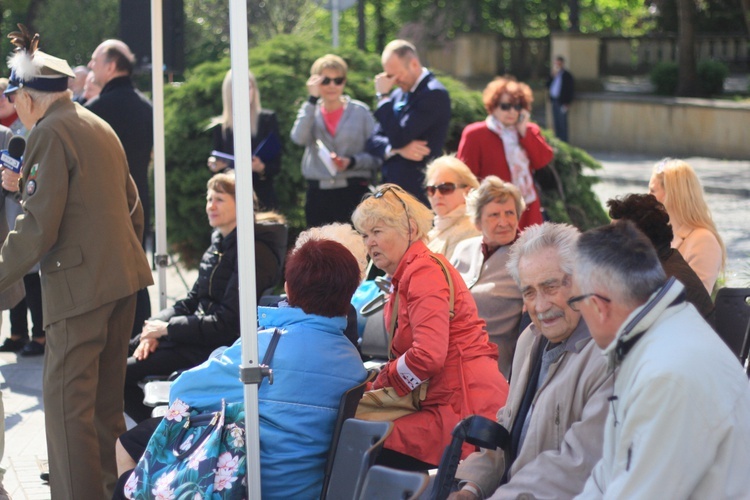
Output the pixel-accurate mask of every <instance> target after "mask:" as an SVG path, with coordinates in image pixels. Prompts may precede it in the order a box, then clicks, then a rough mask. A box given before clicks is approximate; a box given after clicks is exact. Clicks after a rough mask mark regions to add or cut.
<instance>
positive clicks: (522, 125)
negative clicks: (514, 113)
mask: <svg viewBox="0 0 750 500" xmlns="http://www.w3.org/2000/svg"><path fill="white" fill-rule="evenodd" d="M529 118H531V113H529V112H528V111H527V110H525V109H522V110H521V111H520V113H518V121H517V122H516V130H518V134H519V135H520V136H521V137H523V136H525V135H526V127H527V126H528V124H529Z"/></svg>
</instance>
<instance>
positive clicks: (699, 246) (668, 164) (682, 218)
mask: <svg viewBox="0 0 750 500" xmlns="http://www.w3.org/2000/svg"><path fill="white" fill-rule="evenodd" d="M648 187H649V192H650V193H651V194H652V195H654V196H655V197H656V199H657V200H659V201H660V202H661V203H662V204H663V205H664V206H665V207H666V209H667V213H668V214H669V220H670V222H671V223H672V230H673V231H674V239H673V240H672V248H676V249H677V250H678V251H679V252H680V254H682V257H683V258H684V259H685V261H686V262H687V263H688V264H690V267H692V268H693V271H695V274H697V275H698V277H699V278H700V279H701V281H702V282H703V286H705V287H706V290H707V291H708V293H709V294H710V293H711V292H712V291H713V288H714V285H715V284H716V280H717V278H718V277H719V274H720V273H721V272H722V271H723V270H724V264H725V262H726V257H727V251H726V248H725V247H724V242H723V241H722V239H721V236H719V231H718V230H717V229H716V225H715V224H714V221H713V218H712V217H711V210H710V209H709V208H708V205H707V204H706V200H705V199H704V198H703V187H702V186H701V183H700V181H699V180H698V176H697V175H696V174H695V171H694V170H693V169H692V167H691V166H690V165H688V164H687V163H686V162H685V161H683V160H674V159H671V158H665V159H664V160H662V161H660V162H659V163H657V164H656V165H655V166H654V173H653V175H652V176H651V181H650V182H649V184H648Z"/></svg>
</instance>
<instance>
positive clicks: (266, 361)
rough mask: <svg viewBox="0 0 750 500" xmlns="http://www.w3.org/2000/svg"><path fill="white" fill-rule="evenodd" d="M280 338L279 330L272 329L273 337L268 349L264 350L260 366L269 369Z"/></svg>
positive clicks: (261, 383) (261, 382)
mask: <svg viewBox="0 0 750 500" xmlns="http://www.w3.org/2000/svg"><path fill="white" fill-rule="evenodd" d="M280 338H281V330H279V329H278V328H274V329H273V336H272V337H271V341H270V342H269V343H268V347H267V348H266V354H265V356H263V361H261V363H260V364H261V365H265V366H268V367H270V366H271V360H272V359H273V354H274V352H276V346H277V345H278V344H279V339H280ZM264 380H265V377H264V378H262V379H261V380H260V384H258V388H259V389H260V386H261V385H263V381H264Z"/></svg>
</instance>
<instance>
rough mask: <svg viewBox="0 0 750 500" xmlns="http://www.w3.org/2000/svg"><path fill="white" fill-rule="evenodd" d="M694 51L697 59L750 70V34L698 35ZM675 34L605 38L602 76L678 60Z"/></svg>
mask: <svg viewBox="0 0 750 500" xmlns="http://www.w3.org/2000/svg"><path fill="white" fill-rule="evenodd" d="M695 54H696V58H697V59H698V61H702V60H706V59H713V60H716V61H721V62H723V63H724V64H726V65H727V66H729V69H730V70H731V71H748V70H750V37H748V36H747V35H744V34H743V35H739V34H738V35H732V34H728V35H699V36H697V37H696V43H695ZM677 57H678V41H677V36H676V35H660V36H648V37H639V38H625V37H602V38H601V49H600V52H599V71H600V73H601V74H602V75H633V74H644V73H648V71H649V70H650V69H651V68H653V67H654V66H655V65H656V64H658V63H660V62H677Z"/></svg>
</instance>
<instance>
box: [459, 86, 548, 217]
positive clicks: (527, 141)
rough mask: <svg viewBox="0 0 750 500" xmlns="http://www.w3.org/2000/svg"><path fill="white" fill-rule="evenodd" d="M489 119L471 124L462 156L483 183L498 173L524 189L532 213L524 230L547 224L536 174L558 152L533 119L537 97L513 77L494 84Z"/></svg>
mask: <svg viewBox="0 0 750 500" xmlns="http://www.w3.org/2000/svg"><path fill="white" fill-rule="evenodd" d="M482 100H483V101H484V107H485V109H486V110H487V118H486V119H485V120H484V121H481V122H476V123H472V124H471V125H468V126H467V127H466V128H465V129H464V131H463V133H462V134H461V142H460V143H459V145H458V153H457V154H456V156H458V158H460V159H461V160H463V161H464V163H466V164H467V165H468V166H469V168H470V169H471V171H472V172H474V175H476V176H477V177H478V178H479V180H482V179H484V178H485V177H487V176H488V175H496V176H498V177H500V178H501V179H502V180H504V181H505V182H510V183H513V184H514V185H515V186H516V187H517V188H518V189H520V190H521V194H522V195H523V199H524V201H525V202H526V211H525V212H524V213H523V214H522V215H521V220H520V221H519V224H518V228H519V230H521V231H523V228H525V227H527V226H531V225H533V224H541V223H542V222H544V220H543V218H542V211H541V208H542V205H541V203H540V202H539V194H538V193H537V192H536V188H535V187H534V177H533V175H532V172H533V171H534V170H539V169H541V168H544V167H545V166H547V164H548V163H549V162H550V161H552V158H553V157H554V152H553V150H552V148H551V147H550V146H549V144H547V142H546V141H545V140H544V137H542V134H541V133H540V131H539V126H538V125H537V124H535V123H531V122H530V121H529V117H530V110H531V103H532V102H533V101H534V95H533V94H532V92H531V89H530V88H529V86H528V85H526V84H525V83H520V82H516V81H515V80H510V79H508V78H497V79H495V80H494V81H492V82H490V83H489V84H488V85H487V87H486V88H485V89H484V93H483V94H482Z"/></svg>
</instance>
